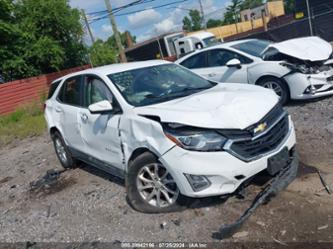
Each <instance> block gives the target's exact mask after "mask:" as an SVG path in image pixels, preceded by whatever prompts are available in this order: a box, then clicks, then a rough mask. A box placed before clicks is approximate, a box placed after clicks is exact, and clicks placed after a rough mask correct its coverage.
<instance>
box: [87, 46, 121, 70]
mask: <svg viewBox="0 0 333 249" xmlns="http://www.w3.org/2000/svg"><path fill="white" fill-rule="evenodd" d="M116 51H117V49H115V48H114V47H112V46H110V44H109V43H108V42H103V41H102V40H97V41H95V42H94V44H93V45H92V46H91V48H90V59H91V62H92V64H93V65H94V66H103V65H108V64H113V63H116V62H117V59H118V57H117V52H116Z"/></svg>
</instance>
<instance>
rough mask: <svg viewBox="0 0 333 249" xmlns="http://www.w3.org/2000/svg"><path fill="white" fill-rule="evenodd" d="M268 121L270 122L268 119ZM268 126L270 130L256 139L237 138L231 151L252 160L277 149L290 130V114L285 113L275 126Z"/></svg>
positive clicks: (242, 157)
mask: <svg viewBox="0 0 333 249" xmlns="http://www.w3.org/2000/svg"><path fill="white" fill-rule="evenodd" d="M280 117H281V116H280ZM276 120H277V119H275V120H274V121H276ZM266 122H267V123H268V121H266ZM268 127H269V128H268V129H270V130H269V131H268V132H267V133H265V134H262V135H261V136H258V138H256V139H253V140H252V139H246V140H241V141H237V140H235V141H234V142H233V143H232V144H231V146H230V151H231V152H232V153H233V154H235V156H238V157H239V158H241V159H244V160H251V159H253V158H256V157H258V156H260V155H263V154H266V153H268V152H270V151H273V150H275V149H277V147H278V146H279V145H280V144H281V143H282V141H283V140H284V138H285V137H286V135H287V134H288V131H289V117H288V115H285V116H284V117H283V118H282V119H281V120H280V121H279V122H278V123H277V124H275V125H274V126H273V127H270V126H268Z"/></svg>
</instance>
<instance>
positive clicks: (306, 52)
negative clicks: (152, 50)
mask: <svg viewBox="0 0 333 249" xmlns="http://www.w3.org/2000/svg"><path fill="white" fill-rule="evenodd" d="M248 41H255V39H252V40H240V41H233V42H227V43H223V44H221V45H217V46H213V47H209V48H205V49H202V50H200V51H196V52H194V53H191V54H189V55H187V56H184V57H182V58H181V59H179V60H177V61H176V62H175V63H177V64H180V65H182V64H183V63H184V62H185V61H186V60H188V59H189V58H192V57H193V56H197V55H198V54H200V53H206V52H209V51H214V52H215V51H217V50H221V49H225V50H228V51H232V52H235V53H238V54H239V55H241V56H245V57H246V58H248V59H251V60H252V61H253V62H252V63H249V64H242V65H241V68H236V67H228V66H219V67H202V68H194V69H191V70H192V71H193V72H195V73H197V74H199V75H201V76H203V77H205V78H207V79H209V80H213V81H217V82H221V83H230V82H232V83H249V84H257V83H258V82H259V81H260V79H262V78H263V77H267V76H273V77H276V78H279V79H283V80H284V81H285V82H286V83H287V85H288V88H289V92H290V98H291V99H311V98H316V97H322V96H328V95H332V94H333V79H332V77H333V61H332V60H331V59H329V58H330V56H332V46H331V44H329V43H328V42H326V41H324V40H322V39H321V38H318V37H306V38H297V39H292V40H288V41H284V42H281V43H274V44H271V45H269V47H268V48H266V50H264V51H263V53H265V51H268V50H269V49H272V48H274V49H277V50H278V51H279V52H280V53H282V54H285V55H288V56H291V57H293V58H296V59H299V60H307V61H312V62H316V61H318V60H320V61H325V60H327V61H326V62H325V63H323V64H325V65H330V68H331V69H327V70H323V71H322V72H316V73H312V74H310V73H309V74H305V73H301V72H296V71H295V72H294V71H292V70H291V69H290V68H288V67H286V66H282V65H281V63H282V62H283V61H268V60H263V59H262V58H260V57H256V56H253V55H250V54H248V53H245V52H242V51H240V50H238V49H235V48H233V46H234V45H238V44H241V43H244V42H248ZM214 52H212V53H214ZM311 86H312V91H311V92H308V93H307V92H305V90H306V89H307V88H309V87H311Z"/></svg>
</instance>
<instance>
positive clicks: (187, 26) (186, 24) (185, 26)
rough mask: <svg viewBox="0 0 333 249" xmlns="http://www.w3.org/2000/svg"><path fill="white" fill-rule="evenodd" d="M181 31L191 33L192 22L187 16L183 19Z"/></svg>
mask: <svg viewBox="0 0 333 249" xmlns="http://www.w3.org/2000/svg"><path fill="white" fill-rule="evenodd" d="M183 29H184V30H186V31H192V22H191V20H190V18H189V17H188V16H185V17H184V19H183Z"/></svg>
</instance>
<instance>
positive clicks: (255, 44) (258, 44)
mask: <svg viewBox="0 0 333 249" xmlns="http://www.w3.org/2000/svg"><path fill="white" fill-rule="evenodd" d="M270 44H272V42H271V41H268V40H252V41H246V42H242V43H238V44H236V45H233V46H231V47H233V48H235V49H237V50H240V51H242V52H244V53H247V54H250V55H252V56H256V57H260V58H261V54H262V52H264V50H265V49H266V48H267V47H268V45H270Z"/></svg>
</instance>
